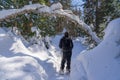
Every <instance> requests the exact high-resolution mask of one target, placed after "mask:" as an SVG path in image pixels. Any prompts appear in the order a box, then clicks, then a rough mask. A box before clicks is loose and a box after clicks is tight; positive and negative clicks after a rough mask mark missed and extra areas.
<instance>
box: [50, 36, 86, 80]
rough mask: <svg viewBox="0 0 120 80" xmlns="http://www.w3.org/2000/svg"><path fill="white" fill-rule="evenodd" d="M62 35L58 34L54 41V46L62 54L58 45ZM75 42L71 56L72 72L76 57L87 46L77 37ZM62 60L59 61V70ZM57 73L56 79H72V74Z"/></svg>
mask: <svg viewBox="0 0 120 80" xmlns="http://www.w3.org/2000/svg"><path fill="white" fill-rule="evenodd" d="M61 37H62V36H61V35H60V36H59V35H57V36H56V37H55V38H54V39H53V40H52V41H53V46H54V47H55V48H56V50H57V51H58V52H59V53H58V54H62V53H61V52H60V49H59V48H58V45H59V40H60V38H61ZM73 44H74V47H73V50H72V58H71V72H72V68H74V67H73V63H75V62H74V61H75V59H76V57H77V56H78V55H79V54H80V52H81V51H83V50H85V49H86V47H85V46H84V45H82V44H81V42H80V40H79V39H76V40H73ZM60 62H61V59H59V62H58V64H57V65H59V66H58V67H57V68H58V69H57V70H59V68H60ZM55 74H57V76H56V79H55V80H71V79H70V75H59V74H58V73H55Z"/></svg>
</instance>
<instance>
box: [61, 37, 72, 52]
mask: <svg viewBox="0 0 120 80" xmlns="http://www.w3.org/2000/svg"><path fill="white" fill-rule="evenodd" d="M62 48H63V50H71V48H72V43H71V39H70V38H63V41H62Z"/></svg>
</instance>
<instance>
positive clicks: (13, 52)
mask: <svg viewBox="0 0 120 80" xmlns="http://www.w3.org/2000/svg"><path fill="white" fill-rule="evenodd" d="M61 37H62V36H61V35H57V36H55V37H53V38H52V39H51V40H52V43H51V45H50V49H48V50H47V49H46V48H45V47H44V46H41V45H37V44H34V45H31V46H29V47H26V46H25V45H24V44H23V42H22V40H21V39H20V37H18V36H16V35H14V34H12V32H10V31H8V32H6V31H5V30H4V29H3V28H0V43H1V44H0V65H1V66H0V80H61V79H62V80H67V78H68V77H66V76H60V75H58V71H59V68H60V60H61V55H62V54H61V52H60V49H59V48H58V43H59V40H60V38H61ZM83 49H85V47H84V46H83V45H82V44H81V43H80V40H79V39H76V40H74V49H73V56H72V63H74V62H73V61H74V59H75V57H76V56H77V55H78V54H79V53H80V52H81V51H82V50H83Z"/></svg>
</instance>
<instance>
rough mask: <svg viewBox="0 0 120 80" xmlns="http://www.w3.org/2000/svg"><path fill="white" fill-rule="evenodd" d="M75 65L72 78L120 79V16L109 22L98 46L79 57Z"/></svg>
mask: <svg viewBox="0 0 120 80" xmlns="http://www.w3.org/2000/svg"><path fill="white" fill-rule="evenodd" d="M76 65H77V66H76ZM74 67H76V68H74V71H73V73H72V74H73V75H72V80H120V76H119V75H120V69H119V68H120V18H118V19H116V20H113V21H112V22H110V23H109V24H108V27H107V29H106V30H105V36H104V39H103V41H102V42H101V43H100V44H99V45H98V46H97V47H95V48H94V49H92V50H90V51H85V52H82V53H81V54H80V55H79V57H77V59H76V63H75V64H74Z"/></svg>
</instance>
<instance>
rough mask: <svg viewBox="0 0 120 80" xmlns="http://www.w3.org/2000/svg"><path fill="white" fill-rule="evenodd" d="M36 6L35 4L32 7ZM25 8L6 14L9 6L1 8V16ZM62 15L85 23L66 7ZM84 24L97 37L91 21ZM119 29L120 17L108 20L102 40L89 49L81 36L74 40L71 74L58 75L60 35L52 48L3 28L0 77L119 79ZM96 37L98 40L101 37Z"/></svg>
mask: <svg viewBox="0 0 120 80" xmlns="http://www.w3.org/2000/svg"><path fill="white" fill-rule="evenodd" d="M35 6H36V5H35ZM28 7H29V8H28ZM28 7H27V6H26V7H24V8H23V9H24V10H26V9H28V10H29V9H31V7H30V6H28ZM42 7H43V6H42ZM51 7H53V8H51V9H56V8H59V6H55V7H56V8H55V7H54V6H51ZM34 8H36V7H33V8H32V9H33V10H34ZM37 8H38V7H37ZM39 8H40V6H39ZM23 9H17V10H14V9H12V10H11V11H14V12H10V13H8V14H4V15H3V13H4V11H5V12H6V11H9V10H3V11H0V19H1V20H2V19H5V18H7V17H9V16H11V15H12V14H16V13H17V12H19V11H20V12H22V11H24V10H23ZM39 10H42V9H39ZM43 10H45V9H43ZM55 11H56V10H55ZM40 12H41V11H40ZM46 12H47V11H46ZM59 12H61V14H63V13H62V12H63V10H61V9H60V10H59ZM56 13H57V11H56ZM59 14H60V13H59ZM63 15H66V16H68V17H70V18H71V19H74V20H75V21H77V22H78V23H79V24H83V23H82V22H81V21H79V20H78V18H77V17H73V15H70V14H68V13H66V12H65V11H64V14H63ZM76 18H77V19H76ZM83 27H84V28H85V30H86V29H87V30H88V31H89V33H90V34H91V35H93V36H92V37H93V38H94V39H96V37H95V35H94V33H93V32H92V31H91V29H90V27H89V26H88V25H86V24H85V23H84V24H83ZM119 30H120V18H118V19H116V20H113V21H112V22H111V23H109V25H108V26H107V28H106V30H105V36H104V39H103V41H102V42H101V43H100V44H99V45H98V46H97V47H95V48H94V49H92V50H90V51H86V50H85V49H86V48H85V46H83V45H82V44H81V43H80V39H79V38H78V39H76V40H74V48H73V55H72V64H71V66H72V68H71V74H70V76H61V75H58V71H59V67H60V60H61V51H60V49H59V48H58V43H59V40H60V38H61V37H62V36H61V35H56V36H55V38H51V41H52V43H51V44H50V48H49V49H46V48H45V46H43V45H41V44H42V43H41V44H34V45H31V46H26V45H25V42H24V41H23V40H22V39H21V38H20V37H19V36H16V35H15V34H13V33H11V32H10V31H7V30H5V29H3V28H0V80H67V79H69V80H120V76H119V74H120V69H119V68H120V33H119ZM95 41H98V42H99V40H98V39H96V40H95ZM81 51H82V52H81Z"/></svg>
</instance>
